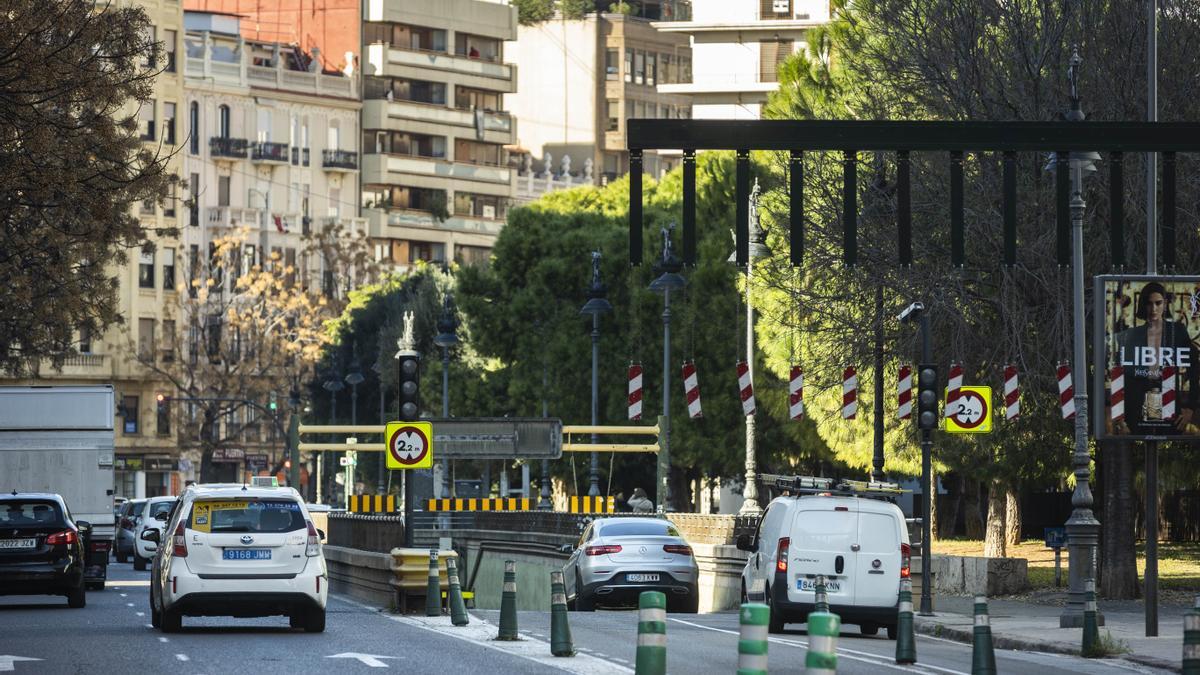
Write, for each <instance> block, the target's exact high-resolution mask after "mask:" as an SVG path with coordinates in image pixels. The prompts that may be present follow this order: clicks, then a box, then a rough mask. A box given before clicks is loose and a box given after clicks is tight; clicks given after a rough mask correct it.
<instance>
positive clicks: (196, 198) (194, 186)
mask: <svg viewBox="0 0 1200 675" xmlns="http://www.w3.org/2000/svg"><path fill="white" fill-rule="evenodd" d="M188 189H189V191H190V192H191V193H192V199H191V201H190V202H188V219H189V220H190V223H191V225H192V226H193V227H200V174H198V173H194V174H192V175H191V179H190V180H188Z"/></svg>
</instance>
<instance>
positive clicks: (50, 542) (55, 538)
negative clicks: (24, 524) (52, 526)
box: [46, 530, 79, 546]
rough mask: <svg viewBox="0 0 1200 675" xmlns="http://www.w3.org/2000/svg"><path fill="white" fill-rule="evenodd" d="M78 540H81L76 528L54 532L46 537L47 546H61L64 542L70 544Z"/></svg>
mask: <svg viewBox="0 0 1200 675" xmlns="http://www.w3.org/2000/svg"><path fill="white" fill-rule="evenodd" d="M77 541H79V534H78V533H76V532H75V530H63V531H62V532H55V533H54V534H52V535H50V536H48V537H46V545H47V546H61V545H63V544H68V545H70V544H74V543H75V542H77Z"/></svg>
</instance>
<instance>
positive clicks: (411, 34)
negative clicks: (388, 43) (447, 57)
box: [392, 24, 446, 53]
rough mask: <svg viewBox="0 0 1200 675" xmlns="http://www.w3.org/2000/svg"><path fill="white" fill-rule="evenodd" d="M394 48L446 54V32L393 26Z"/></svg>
mask: <svg viewBox="0 0 1200 675" xmlns="http://www.w3.org/2000/svg"><path fill="white" fill-rule="evenodd" d="M392 46H393V47H398V48H400V49H412V50H415V51H420V52H443V53H444V52H446V31H444V30H441V29H438V28H426V27H424V26H406V25H404V24H393V25H392Z"/></svg>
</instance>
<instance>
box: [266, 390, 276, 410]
mask: <svg viewBox="0 0 1200 675" xmlns="http://www.w3.org/2000/svg"><path fill="white" fill-rule="evenodd" d="M278 409H279V406H278V405H277V404H276V403H275V392H274V391H272V392H271V393H270V395H269V396H268V398H267V410H270V411H271V412H275V411H276V410H278Z"/></svg>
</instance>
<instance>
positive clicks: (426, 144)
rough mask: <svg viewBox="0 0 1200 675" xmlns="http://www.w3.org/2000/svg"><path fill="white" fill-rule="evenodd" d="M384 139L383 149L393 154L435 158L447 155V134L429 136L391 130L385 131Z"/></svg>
mask: <svg viewBox="0 0 1200 675" xmlns="http://www.w3.org/2000/svg"><path fill="white" fill-rule="evenodd" d="M382 140H383V145H382V147H383V150H382V151H383V152H386V153H390V154H393V155H409V156H412V157H431V158H434V159H444V158H445V157H446V137H445V136H428V135H426V134H410V133H405V132H402V131H391V132H384V133H383V137H382Z"/></svg>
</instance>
